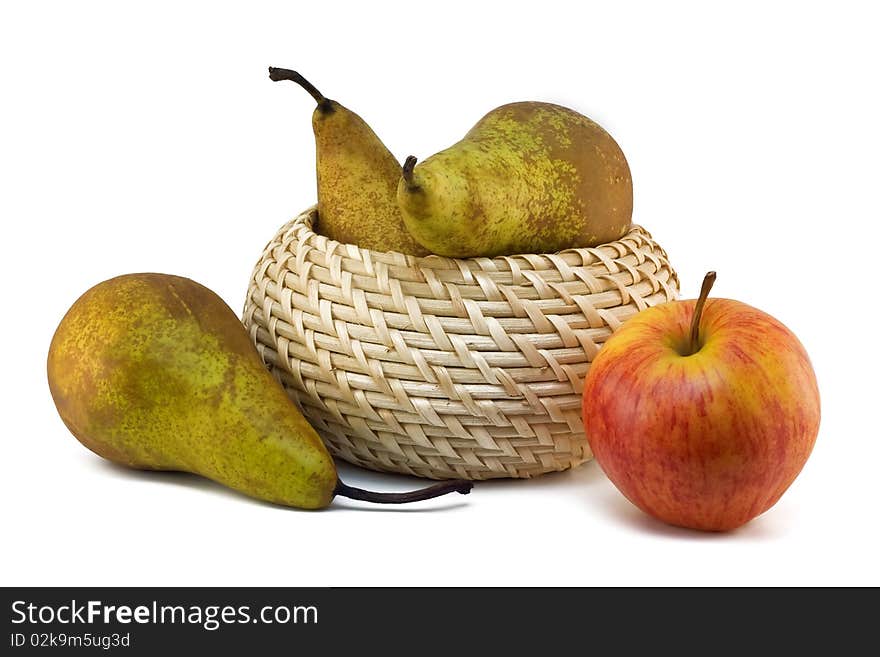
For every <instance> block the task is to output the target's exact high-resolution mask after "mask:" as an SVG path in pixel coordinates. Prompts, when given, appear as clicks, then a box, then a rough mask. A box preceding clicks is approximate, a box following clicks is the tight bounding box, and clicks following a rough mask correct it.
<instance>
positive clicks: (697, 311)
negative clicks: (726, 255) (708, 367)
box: [685, 271, 715, 356]
mask: <svg viewBox="0 0 880 657" xmlns="http://www.w3.org/2000/svg"><path fill="white" fill-rule="evenodd" d="M714 284H715V272H714V271H710V272H708V273H707V274H706V275H705V276H704V277H703V286H702V287H701V288H700V296H699V297H698V298H697V305H696V306H694V316H693V317H692V318H691V335H690V340H689V342H688V351H687V353H686V354H685V355H686V356H690V355H691V354H695V353H697V351H699V350H700V320H701V319H702V317H703V307H704V306H705V305H706V299H707V298H708V297H709V291H710V290H711V289H712V286H713V285H714Z"/></svg>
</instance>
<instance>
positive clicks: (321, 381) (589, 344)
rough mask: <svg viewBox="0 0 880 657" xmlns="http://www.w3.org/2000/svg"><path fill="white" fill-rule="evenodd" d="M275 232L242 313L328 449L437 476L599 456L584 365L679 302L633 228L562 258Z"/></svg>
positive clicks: (309, 215)
mask: <svg viewBox="0 0 880 657" xmlns="http://www.w3.org/2000/svg"><path fill="white" fill-rule="evenodd" d="M315 218H316V213H315V209H314V208H312V209H311V210H308V211H307V212H305V213H303V214H302V215H300V216H299V217H297V218H296V219H294V220H293V221H291V222H289V223H288V224H286V225H285V226H283V227H282V228H281V230H280V231H279V232H278V234H277V235H276V236H275V238H274V239H273V240H272V241H271V242H270V243H269V244H268V246H267V247H266V249H265V251H264V252H263V256H262V258H261V259H260V261H259V263H258V264H257V266H256V268H255V269H254V273H253V277H252V279H251V281H250V287H249V290H248V297H247V302H246V304H245V309H244V317H243V321H244V324H245V326H246V327H247V328H248V330H249V332H250V335H251V338H252V339H253V341H254V343H255V344H256V346H257V348H258V350H259V352H260V354H261V355H262V357H263V360H264V362H265V363H266V364H267V366H269V368H270V369H271V370H272V372H273V373H274V375H275V376H276V377H277V378H278V379H279V380H280V381H281V383H282V384H283V385H284V387H285V388H286V389H287V391H288V393H289V394H290V396H291V397H292V398H293V399H294V401H295V402H296V403H297V405H298V406H299V408H300V409H301V410H302V412H303V414H304V415H305V416H306V417H307V418H308V419H309V421H310V422H311V424H312V425H313V426H314V427H315V429H317V431H318V433H319V434H320V435H321V437H322V438H323V439H324V441H325V442H326V443H327V445H328V447H329V448H330V451H331V452H332V453H333V454H334V455H335V456H337V457H339V458H341V459H343V460H345V461H349V462H350V463H354V464H356V465H360V466H364V467H366V468H370V469H373V470H380V471H391V472H401V473H406V474H412V475H418V476H422V477H429V478H434V479H447V478H454V477H461V478H466V479H489V478H495V477H531V476H534V475H539V474H542V473H545V472H550V471H556V470H565V469H567V468H571V467H573V466H575V465H578V464H579V463H582V462H584V461H586V460H588V459H590V458H591V457H592V453H591V452H590V448H589V445H588V444H587V441H586V439H585V437H584V429H583V424H582V421H581V390H582V385H583V379H584V375H585V374H586V372H587V368H588V367H589V364H590V361H591V360H592V358H593V357H594V356H595V355H596V352H597V351H598V350H599V348H600V346H601V345H602V344H603V343H604V342H605V340H606V339H607V338H608V336H609V335H611V333H612V331H614V330H615V329H616V328H617V327H618V326H620V324H621V323H622V322H623V321H624V320H626V319H627V318H628V317H630V316H632V315H634V314H635V313H636V312H638V311H639V310H642V309H644V308H646V307H648V306H653V305H656V304H658V303H662V302H664V301H667V300H671V299H673V298H675V297H676V296H677V294H678V278H677V276H676V273H675V271H674V270H673V268H672V267H671V266H670V265H669V262H668V260H667V257H666V253H665V252H664V251H663V249H662V248H660V247H659V246H658V245H657V244H656V243H655V242H654V241H653V240H652V239H651V236H650V234H649V233H647V232H646V231H645V230H643V229H642V228H641V227H639V226H633V228H632V230H631V231H630V232H629V233H628V234H627V235H626V236H625V237H623V238H622V239H620V240H618V241H616V242H610V243H608V244H604V245H601V246H599V247H595V248H585V249H569V250H566V251H560V252H559V253H555V254H543V255H518V256H508V257H498V258H469V259H454V258H444V257H440V256H428V257H425V258H419V257H414V256H405V255H402V254H400V253H395V252H387V253H382V252H376V251H369V250H366V249H360V248H358V247H357V246H355V245H351V244H340V243H339V242H335V241H333V240H330V239H328V238H326V237H324V236H321V235H318V234H316V233H315V232H313V231H312V225H313V221H314V220H315Z"/></svg>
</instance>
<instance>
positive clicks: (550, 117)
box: [397, 102, 632, 257]
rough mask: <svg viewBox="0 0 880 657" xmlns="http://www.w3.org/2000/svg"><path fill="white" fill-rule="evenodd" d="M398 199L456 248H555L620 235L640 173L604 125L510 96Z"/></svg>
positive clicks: (407, 180) (428, 233)
mask: <svg viewBox="0 0 880 657" xmlns="http://www.w3.org/2000/svg"><path fill="white" fill-rule="evenodd" d="M415 164H416V158H414V157H412V156H410V157H409V158H407V161H406V163H405V164H404V167H403V176H402V179H400V180H399V184H398V190H397V198H398V202H399V203H400V207H401V209H402V211H403V217H404V221H405V223H406V227H407V228H408V229H409V231H410V233H412V235H413V236H414V237H415V238H416V240H418V241H419V243H421V244H422V245H423V246H424V247H425V248H426V249H428V250H429V251H432V252H433V253H436V254H439V255H445V256H451V257H471V256H497V255H507V254H515V253H549V252H554V251H559V250H561V249H566V248H572V247H586V246H595V245H597V244H601V243H603V242H608V241H611V240H615V239H618V238H620V237H622V236H623V235H624V234H626V232H627V231H628V230H629V228H630V222H631V220H632V179H631V177H630V171H629V166H628V164H627V162H626V158H625V157H624V156H623V152H622V151H621V149H620V147H619V146H618V145H617V142H615V141H614V139H612V137H611V135H609V134H608V133H607V132H606V131H605V130H604V129H602V128H601V127H600V126H599V125H598V124H597V123H595V122H594V121H592V120H590V119H588V118H587V117H586V116H584V115H582V114H579V113H578V112H575V111H574V110H571V109H568V108H566V107H562V106H560V105H553V104H550V103H541V102H520V103H511V104H509V105H503V106H501V107H498V108H496V109H494V110H492V111H491V112H489V113H488V114H486V116H484V117H483V118H482V119H480V121H479V122H478V123H477V124H476V125H475V126H474V127H473V128H472V129H471V130H470V132H468V133H467V134H466V135H465V136H464V138H463V139H462V140H461V141H459V142H458V143H456V144H455V145H453V146H451V147H449V148H447V149H446V150H444V151H441V152H439V153H437V154H436V155H432V156H431V157H429V158H428V159H427V160H425V161H424V162H422V163H421V164H419V165H418V166H415Z"/></svg>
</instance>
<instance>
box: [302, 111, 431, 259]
mask: <svg viewBox="0 0 880 657" xmlns="http://www.w3.org/2000/svg"><path fill="white" fill-rule="evenodd" d="M312 128H313V130H314V133H315V153H316V160H317V161H316V168H317V176H318V223H317V231H318V232H319V233H321V234H322V235H326V236H327V237H329V238H331V239H334V240H337V241H339V242H343V243H345V244H356V245H357V246H359V247H362V248H365V249H372V250H373V251H399V252H401V253H405V254H409V255H419V256H422V255H428V251H427V250H426V249H425V248H424V247H423V246H422V245H421V244H419V243H418V242H417V241H416V240H415V239H414V238H413V237H412V235H410V234H409V232H408V231H407V229H406V226H405V225H404V223H403V216H402V214H401V212H400V207H399V206H398V205H397V182H398V181H399V180H400V163H399V162H398V161H397V158H395V157H394V155H392V154H391V152H390V151H389V150H388V148H386V146H385V144H383V143H382V141H381V140H380V139H379V137H378V136H376V133H375V132H373V130H372V128H370V126H369V125H367V123H366V122H365V121H364V120H363V119H362V118H361V117H360V116H358V115H357V114H355V113H354V112H352V111H351V110H349V109H347V108H345V107H344V106H342V105H340V104H339V103H337V102H336V101H334V100H328V101H326V102H325V103H322V104H319V105H318V107H316V108H315V111H314V113H313V114H312Z"/></svg>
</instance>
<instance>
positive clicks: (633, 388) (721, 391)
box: [583, 272, 819, 531]
mask: <svg viewBox="0 0 880 657" xmlns="http://www.w3.org/2000/svg"><path fill="white" fill-rule="evenodd" d="M714 279H715V274H714V272H710V273H709V274H707V275H706V279H705V280H704V282H703V289H702V291H701V292H700V298H699V299H697V300H687V301H671V302H668V303H665V304H661V305H659V306H655V307H653V308H649V309H647V310H644V311H642V312H640V313H639V314H638V315H636V316H635V317H633V318H631V319H630V320H628V321H627V322H626V323H625V324H624V325H623V326H622V327H621V328H620V329H618V331H617V332H616V333H615V334H614V335H613V336H611V337H610V338H609V339H608V341H607V342H606V343H605V345H604V346H603V347H602V349H601V350H600V351H599V353H598V355H597V356H596V358H595V360H594V361H593V363H592V364H591V366H590V369H589V371H588V373H587V377H586V380H585V381H584V393H583V411H584V426H585V429H586V435H587V440H588V441H589V443H590V446H591V447H592V450H593V454H594V455H595V457H596V461H597V462H598V463H599V465H600V466H601V468H602V470H603V471H604V472H605V474H606V475H607V476H608V478H609V479H610V480H611V481H612V482H613V483H614V485H615V486H616V487H617V488H618V489H619V490H620V491H621V492H622V493H623V494H624V495H625V496H626V497H627V498H628V499H629V500H630V501H631V502H632V503H633V504H635V505H636V506H637V507H639V508H640V509H642V510H643V511H645V512H647V513H648V514H650V515H652V516H654V517H655V518H658V519H660V520H662V521H664V522H667V523H669V524H672V525H679V526H682V527H690V528H694V529H702V530H710V531H724V530H729V529H734V528H736V527H739V526H741V525H743V524H745V523H746V522H748V521H749V520H751V519H752V518H754V517H755V516H757V515H759V514H761V513H763V512H764V511H766V510H767V509H769V508H770V507H771V506H773V505H774V504H775V503H776V501H777V500H779V498H780V497H781V496H782V494H783V493H784V492H785V491H786V489H787V488H788V487H789V486H790V485H791V483H792V482H793V481H794V479H795V477H797V475H798V474H799V473H800V471H801V469H802V468H803V466H804V463H805V462H806V460H807V457H808V456H809V455H810V452H811V450H812V449H813V444H814V443H815V441H816V435H817V433H818V431H819V390H818V387H817V384H816V376H815V374H814V372H813V368H812V365H811V364H810V360H809V358H808V356H807V353H806V351H805V350H804V347H803V346H802V345H801V343H800V341H799V340H798V339H797V337H795V335H794V334H793V333H792V332H791V331H790V330H789V329H788V328H786V327H785V326H784V325H783V324H782V323H781V322H779V321H778V320H776V319H774V318H773V317H771V316H770V315H768V314H767V313H764V312H762V311H760V310H758V309H756V308H753V307H751V306H749V305H746V304H744V303H741V302H739V301H734V300H731V299H715V298H713V299H708V300H707V296H708V294H709V289H710V288H711V286H712V283H713V282H714Z"/></svg>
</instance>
